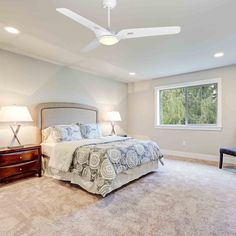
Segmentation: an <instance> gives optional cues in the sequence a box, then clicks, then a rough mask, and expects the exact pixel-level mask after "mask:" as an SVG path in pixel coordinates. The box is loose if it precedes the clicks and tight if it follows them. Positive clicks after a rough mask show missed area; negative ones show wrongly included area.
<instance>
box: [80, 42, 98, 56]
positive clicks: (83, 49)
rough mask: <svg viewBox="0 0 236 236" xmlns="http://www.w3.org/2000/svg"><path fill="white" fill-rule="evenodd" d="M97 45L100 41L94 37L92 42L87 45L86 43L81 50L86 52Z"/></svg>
mask: <svg viewBox="0 0 236 236" xmlns="http://www.w3.org/2000/svg"><path fill="white" fill-rule="evenodd" d="M99 46H100V43H99V42H98V40H97V39H94V40H93V41H92V42H90V43H89V44H88V45H86V46H85V47H84V48H82V50H81V52H82V53H87V52H90V51H92V50H94V49H95V48H97V47H99Z"/></svg>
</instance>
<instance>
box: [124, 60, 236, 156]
mask: <svg viewBox="0 0 236 236" xmlns="http://www.w3.org/2000/svg"><path fill="white" fill-rule="evenodd" d="M219 77H220V78H222V121H223V129H222V130H221V131H197V130H194V131H193V130H168V129H159V128H154V119H155V108H154V88H155V87H156V86H162V85H169V84H176V83H181V82H189V81H197V80H205V79H212V78H219ZM235 103H236V65H234V66H229V67H222V68H218V69H213V70H207V71H200V72H196V73H189V74H184V75H178V76H172V77H167V78H161V79H155V80H151V81H144V82H137V83H130V84H129V89H128V122H129V129H128V132H129V134H131V135H134V136H138V137H148V138H151V139H154V140H155V141H157V142H158V143H159V145H160V147H161V148H162V149H167V150H174V151H178V152H186V153H187V152H191V153H201V154H207V155H209V154H210V155H217V154H218V150H219V147H220V146H236V105H235ZM184 141H185V142H186V145H183V142H184Z"/></svg>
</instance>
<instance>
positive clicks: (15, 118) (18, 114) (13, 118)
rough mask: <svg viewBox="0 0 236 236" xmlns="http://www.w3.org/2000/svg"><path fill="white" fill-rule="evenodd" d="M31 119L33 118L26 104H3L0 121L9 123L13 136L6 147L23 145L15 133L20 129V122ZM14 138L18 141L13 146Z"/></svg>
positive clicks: (0, 110)
mask: <svg viewBox="0 0 236 236" xmlns="http://www.w3.org/2000/svg"><path fill="white" fill-rule="evenodd" d="M31 121H33V120H32V117H31V115H30V112H29V110H28V108H27V107H26V106H4V107H2V108H1V109H0V122H2V123H10V128H11V130H12V132H13V138H12V140H11V143H10V146H9V147H8V148H16V147H17V148H18V147H23V145H21V142H20V140H19V138H18V136H17V134H18V133H19V131H20V127H21V123H23V122H31ZM15 127H16V128H15ZM14 128H15V129H14ZM15 140H16V141H17V143H18V145H17V146H13V145H14V143H15Z"/></svg>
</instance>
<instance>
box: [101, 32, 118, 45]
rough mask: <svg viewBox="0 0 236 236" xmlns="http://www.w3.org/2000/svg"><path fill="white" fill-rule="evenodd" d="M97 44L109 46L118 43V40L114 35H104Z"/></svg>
mask: <svg viewBox="0 0 236 236" xmlns="http://www.w3.org/2000/svg"><path fill="white" fill-rule="evenodd" d="M98 40H99V42H100V43H101V44H103V45H106V46H111V45H114V44H116V43H118V42H119V39H118V38H117V37H116V36H115V35H104V36H101V37H100V38H99V39H98Z"/></svg>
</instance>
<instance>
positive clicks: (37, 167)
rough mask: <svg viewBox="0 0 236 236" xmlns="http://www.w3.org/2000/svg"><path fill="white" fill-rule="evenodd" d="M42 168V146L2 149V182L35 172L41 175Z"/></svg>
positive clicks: (0, 159)
mask: <svg viewBox="0 0 236 236" xmlns="http://www.w3.org/2000/svg"><path fill="white" fill-rule="evenodd" d="M41 168H42V167H41V147H40V146H37V145H27V146H24V147H20V148H15V149H7V148H6V149H0V182H4V181H8V180H12V179H18V178H21V177H25V176H29V175H34V174H38V176H39V177H41Z"/></svg>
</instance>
